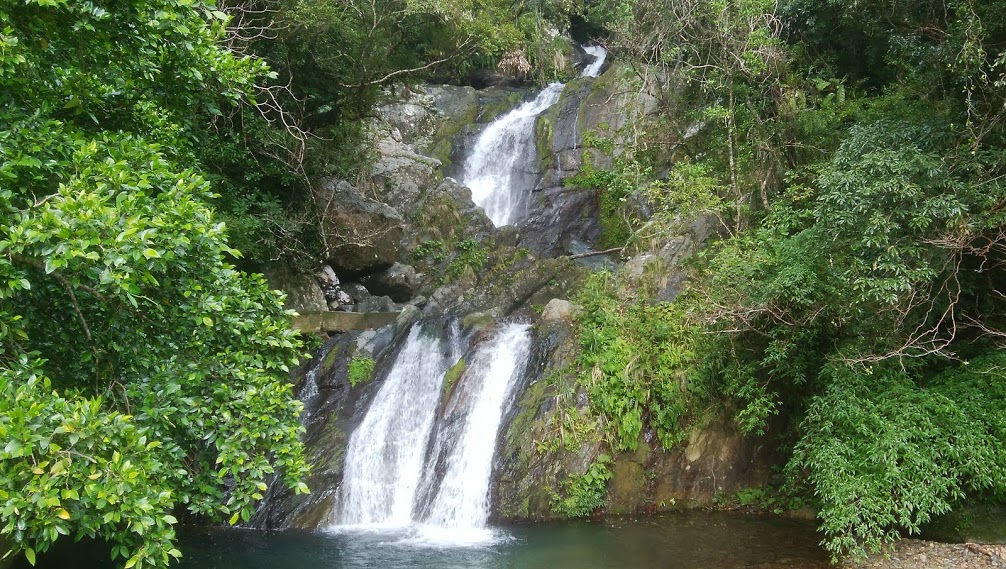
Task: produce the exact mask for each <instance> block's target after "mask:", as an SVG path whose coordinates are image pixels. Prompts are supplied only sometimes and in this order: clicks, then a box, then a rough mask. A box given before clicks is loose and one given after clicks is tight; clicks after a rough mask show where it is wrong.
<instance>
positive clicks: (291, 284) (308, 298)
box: [262, 264, 328, 313]
mask: <svg viewBox="0 0 1006 569" xmlns="http://www.w3.org/2000/svg"><path fill="white" fill-rule="evenodd" d="M262 273H263V275H264V276H265V278H266V281H267V282H268V283H269V286H270V287H271V288H273V289H276V290H281V291H283V292H285V293H286V300H284V301H283V307H284V308H287V309H289V310H296V311H297V312H301V313H308V312H324V311H325V310H328V306H327V304H326V302H325V295H324V294H323V293H322V290H321V287H320V286H318V282H317V281H316V280H315V279H314V277H312V276H311V275H305V274H301V273H296V272H294V271H292V270H290V268H289V267H287V266H286V265H281V264H276V265H271V266H268V267H266V268H265V269H264V270H263V271H262Z"/></svg>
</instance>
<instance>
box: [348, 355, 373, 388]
mask: <svg viewBox="0 0 1006 569" xmlns="http://www.w3.org/2000/svg"><path fill="white" fill-rule="evenodd" d="M348 377H349V385H350V386H351V387H356V386H357V385H363V384H364V383H367V382H369V381H370V380H371V379H373V378H374V358H372V357H370V356H366V355H363V354H359V353H358V354H355V355H353V358H352V359H351V360H349V376H348Z"/></svg>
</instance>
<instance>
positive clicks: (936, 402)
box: [789, 352, 1006, 556]
mask: <svg viewBox="0 0 1006 569" xmlns="http://www.w3.org/2000/svg"><path fill="white" fill-rule="evenodd" d="M1004 362H1006V360H1004V357H1003V354H1002V353H1001V352H995V353H992V354H989V355H988V356H985V357H983V358H980V359H978V360H974V361H972V362H970V363H969V364H968V365H962V366H960V367H958V368H955V369H952V370H949V371H947V372H945V373H943V374H941V375H939V376H937V377H935V378H933V380H932V381H931V382H930V383H929V384H928V385H926V386H919V385H917V384H916V383H915V382H913V381H912V380H911V378H910V377H909V376H908V374H906V373H904V372H903V371H900V370H897V369H884V368H883V367H880V368H878V369H872V370H866V371H867V372H871V373H863V372H858V373H857V372H856V370H852V369H849V368H840V367H836V368H832V369H829V370H828V372H829V373H831V374H832V377H831V379H832V383H831V385H830V386H829V388H828V390H827V391H826V392H825V393H824V394H823V395H821V396H819V397H816V398H815V399H814V400H813V401H812V403H811V405H810V408H809V410H808V412H807V416H806V419H805V420H804V421H805V425H804V427H805V429H806V435H805V436H804V438H803V440H802V441H801V443H800V445H799V446H798V447H797V452H796V455H795V457H794V459H793V461H792V462H791V464H790V465H789V468H790V469H791V470H805V471H806V472H807V477H808V480H809V481H810V483H812V484H813V485H814V487H815V488H816V489H817V492H818V493H819V495H820V496H821V497H822V504H821V505H822V507H821V511H820V514H819V515H820V517H821V519H822V530H823V531H824V533H825V535H826V536H828V539H827V540H826V542H825V545H826V547H827V548H828V549H829V550H830V551H831V552H832V553H833V554H834V555H836V556H837V555H839V554H842V553H845V552H848V551H852V552H861V551H862V548H869V549H872V550H877V549H879V548H880V547H881V546H883V545H886V544H889V543H891V542H892V541H893V540H894V539H896V538H897V537H898V536H899V531H898V530H897V529H895V528H903V529H904V530H905V531H907V532H909V533H915V534H917V533H919V531H920V528H921V526H922V525H923V524H925V523H926V522H928V521H929V520H931V519H932V518H933V516H936V515H939V514H944V513H946V512H948V511H950V509H951V508H952V507H953V505H954V504H955V503H956V502H958V501H960V500H963V499H964V498H965V497H966V495H967V493H969V492H982V491H992V492H994V493H996V494H1001V493H1002V492H1003V490H1004V489H1006V471H1004V467H1003V465H1004V464H1006V463H1004V462H1003V460H1004V458H1006V457H1004V456H1003V454H1004V452H1006V445H1004V442H1006V438H1004V437H1006V423H1004V420H1003V417H1002V412H1001V410H1002V406H1003V404H1004V403H1006V401H1004V396H1006V390H1004V386H1006V382H1004V381H1003V379H1004V378H1003V375H1002V366H1003V363H1004Z"/></svg>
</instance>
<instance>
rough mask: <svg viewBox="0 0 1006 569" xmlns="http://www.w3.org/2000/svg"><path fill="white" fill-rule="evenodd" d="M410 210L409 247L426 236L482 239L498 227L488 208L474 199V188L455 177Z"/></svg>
mask: <svg viewBox="0 0 1006 569" xmlns="http://www.w3.org/2000/svg"><path fill="white" fill-rule="evenodd" d="M410 212H411V213H410V215H409V221H410V222H411V225H410V227H409V228H408V229H407V231H406V241H407V242H408V243H409V246H408V247H409V248H414V247H415V246H417V245H419V244H420V243H421V242H423V241H426V240H438V241H452V240H457V241H460V240H464V239H471V240H474V241H480V242H481V241H483V240H485V239H486V238H487V237H489V236H490V235H492V234H493V233H494V232H495V231H496V230H495V228H494V227H493V224H492V222H491V221H489V218H488V217H486V214H485V211H484V210H483V209H482V208H480V207H479V206H477V205H475V202H473V201H472V192H471V190H470V189H468V188H466V187H465V186H462V185H461V184H459V183H458V182H457V181H456V180H454V179H453V178H445V179H444V180H443V181H442V182H440V183H439V184H438V185H437V186H436V187H435V188H433V189H431V190H429V191H428V192H426V193H425V194H424V195H423V196H422V198H421V199H420V200H419V201H418V202H416V203H415V205H414V206H413V207H412V209H411V210H410Z"/></svg>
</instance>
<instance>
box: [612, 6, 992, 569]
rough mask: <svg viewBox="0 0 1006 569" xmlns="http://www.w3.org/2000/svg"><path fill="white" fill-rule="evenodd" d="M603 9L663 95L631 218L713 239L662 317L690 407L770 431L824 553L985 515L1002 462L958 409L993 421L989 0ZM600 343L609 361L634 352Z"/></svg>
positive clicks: (978, 425)
mask: <svg viewBox="0 0 1006 569" xmlns="http://www.w3.org/2000/svg"><path fill="white" fill-rule="evenodd" d="M607 8H608V9H607V10H602V9H599V8H598V7H597V6H594V7H593V12H595V14H596V15H599V16H600V17H601V20H602V21H604V22H605V25H606V27H607V28H608V30H609V32H610V33H611V34H612V44H613V45H615V46H618V47H620V48H621V49H622V50H623V54H626V55H628V56H629V57H630V58H631V59H632V63H633V64H634V65H636V66H637V68H638V69H639V70H640V74H645V73H652V75H654V76H660V77H666V78H667V80H666V81H664V82H663V83H660V82H659V81H657V84H658V86H660V87H662V88H661V89H658V90H657V92H656V95H657V96H658V97H660V105H661V109H662V110H663V111H664V113H663V117H664V120H661V121H654V122H653V124H651V125H647V127H649V128H650V130H651V133H650V136H649V137H648V138H647V139H645V144H652V145H655V146H657V147H658V148H661V149H663V148H670V149H671V150H670V151H669V156H667V158H666V163H665V164H659V163H658V164H655V165H654V168H653V170H654V171H660V170H661V168H666V175H664V174H661V176H660V178H661V179H659V180H656V181H654V182H651V183H649V184H648V186H647V187H646V188H647V190H646V192H647V197H648V199H649V202H650V204H651V205H652V206H653V207H654V209H655V213H656V214H657V218H656V220H654V221H651V224H652V223H654V222H656V221H659V219H660V218H661V217H664V218H666V219H675V218H676V217H677V216H689V215H695V214H699V215H714V216H716V217H717V218H718V219H719V221H720V223H721V225H722V226H723V228H724V229H725V230H726V236H727V238H725V239H723V240H722V241H720V242H719V243H716V244H715V246H714V247H712V248H710V249H709V250H707V251H706V252H705V253H704V254H703V255H702V257H701V258H700V259H699V260H698V262H696V263H695V264H696V268H697V270H696V271H695V273H694V277H695V278H693V279H692V280H691V283H690V287H691V293H690V294H689V295H688V299H689V303H688V305H687V307H685V308H682V309H681V312H682V314H683V316H676V317H673V318H672V321H678V322H680V321H684V322H688V323H690V324H692V325H695V326H699V327H701V330H700V331H701V332H703V333H702V334H696V335H695V336H694V342H693V344H692V345H691V357H690V360H689V364H688V366H687V367H688V369H689V370H690V371H691V374H690V376H689V379H690V393H691V394H692V396H693V397H692V399H691V402H692V404H693V405H694V404H697V403H699V402H701V403H704V404H705V405H709V406H713V407H717V408H719V409H720V410H722V411H723V412H725V413H727V414H729V415H731V416H732V417H733V418H734V419H735V421H736V422H737V424H738V426H739V427H740V428H741V429H742V430H743V431H745V432H747V433H751V434H754V433H764V432H768V431H769V430H770V428H772V427H773V426H774V427H776V428H778V427H779V426H780V425H783V424H786V425H788V430H787V431H786V432H785V435H783V436H782V439H783V441H785V442H786V443H795V444H796V448H797V452H796V455H795V456H794V458H793V461H792V462H791V463H790V467H789V469H788V474H789V477H790V481H791V482H793V483H797V484H800V483H803V484H806V486H805V488H806V489H807V491H808V494H809V495H813V496H816V499H817V500H818V501H819V505H820V517H821V523H822V529H823V530H824V532H825V535H826V540H825V544H826V547H828V549H829V550H830V551H832V552H833V553H834V554H835V555H836V556H840V555H843V554H847V553H853V554H858V553H861V552H862V551H863V550H864V548H866V549H873V548H876V547H879V546H881V545H882V544H884V543H888V542H889V541H890V540H891V539H893V538H894V537H895V536H897V535H899V534H900V533H901V532H904V531H908V532H917V531H918V529H919V527H920V525H921V524H923V523H925V522H926V521H927V520H928V519H930V518H931V517H932V516H935V515H938V514H941V513H944V512H946V511H948V510H949V509H950V508H952V507H953V506H954V504H955V503H956V502H958V501H960V500H963V499H965V498H970V497H974V496H976V495H981V494H991V495H992V496H994V497H997V498H1001V496H1002V493H1001V486H1002V484H1003V479H1004V478H1003V473H1002V472H1000V471H999V469H998V468H997V467H995V466H989V465H988V463H994V464H999V463H1001V458H1000V457H998V453H1000V452H1001V450H1002V449H1003V448H1006V446H1004V445H1003V442H1002V441H1001V439H1000V435H999V426H998V421H997V420H995V419H994V418H993V417H992V416H991V415H989V414H988V411H987V410H986V409H985V408H984V407H982V406H981V405H978V404H977V403H976V395H977V393H978V389H979V388H978V385H979V382H978V381H977V378H978V377H983V378H984V384H985V386H986V387H985V389H987V390H988V391H989V393H988V400H989V401H990V403H989V405H990V406H995V405H996V403H995V401H998V397H999V396H998V384H999V383H1001V373H1000V372H998V371H996V369H997V367H996V364H994V363H993V362H995V361H998V358H999V356H998V353H999V350H1001V348H1002V338H1003V337H1006V335H1004V333H1003V331H1004V330H1006V326H1004V325H1006V322H1004V321H1003V318H1002V314H1003V308H1004V307H1003V303H1002V299H1003V295H1002V287H1001V285H1000V284H999V283H1001V282H1002V280H1001V279H1002V276H1003V275H1002V274H1001V273H1002V269H1001V266H1002V262H1003V259H1004V253H1006V235H1004V233H1003V230H1002V227H1003V221H1004V219H1003V209H1004V208H1003V204H1004V203H1006V194H1004V189H1006V188H1004V186H1003V184H1002V179H1003V177H1002V176H1003V167H1002V165H1003V163H1004V162H1003V161H1002V149H1003V147H1004V146H1003V142H1004V134H1006V132H1004V131H1003V128H1002V125H1003V124H1004V122H1003V118H1004V116H1006V113H1004V106H1003V101H1004V97H1003V92H1002V89H1001V87H1002V85H1003V83H1004V81H1003V79H1002V74H1003V69H1004V64H1006V55H1004V52H1003V49H1002V45H1001V43H1000V42H999V38H1001V37H1002V36H1003V33H1004V31H1006V19H1004V18H1003V13H1006V12H1004V11H1003V8H1004V6H1003V3H1002V2H986V3H982V4H981V5H978V4H976V3H970V2H958V1H954V0H951V1H946V2H944V1H934V2H904V1H902V0H890V1H884V2H879V3H875V4H871V5H869V6H866V5H864V4H863V3H861V2H853V1H844V0H836V1H833V2H807V1H803V0H790V1H787V2H782V3H778V4H776V3H771V2H763V1H761V0H751V1H747V0H745V1H740V2H700V1H693V0H644V1H640V2H634V3H631V4H628V3H621V4H614V5H612V6H608V7H607ZM668 117H669V118H668ZM631 150H635V151H636V152H641V151H645V150H647V149H646V148H642V149H631ZM646 227H648V229H649V228H650V224H648V225H647V226H646ZM682 318H683V320H682ZM608 325H609V326H612V327H613V328H617V327H618V326H619V324H618V323H612V324H608ZM612 335H613V336H617V337H618V338H622V337H623V336H624V335H615V334H612ZM606 345H609V346H616V348H612V349H608V350H606V351H605V352H604V353H605V360H604V361H612V362H618V363H619V364H620V365H622V366H625V365H627V364H628V363H630V362H634V360H631V359H630V358H626V357H624V356H620V355H619V353H620V352H624V353H631V354H636V353H638V351H637V350H636V349H628V348H617V346H618V344H617V343H616V342H614V341H609V342H607V343H606ZM620 357H621V359H619V358H620ZM968 361H970V362H971V363H970V364H967V363H964V362H968ZM612 367H613V368H614V367H615V366H614V364H613V365H612ZM970 370H982V371H980V372H978V373H974V374H973V373H972V371H970ZM605 391H606V392H608V393H610V394H614V395H617V394H620V393H622V391H623V390H622V387H621V386H620V385H618V384H612V385H611V386H608V387H606V388H605ZM620 397H621V398H622V399H625V398H624V396H620ZM990 408H991V407H990ZM616 415H617V413H616ZM630 423H631V421H630ZM979 446H983V449H982V450H979V449H978V447H979ZM969 449H970V450H969ZM959 452H961V453H962V454H958V453H959ZM968 452H973V453H974V455H975V456H976V457H980V458H978V459H976V460H975V461H974V462H972V461H970V460H969V459H968V458H967V454H966V453H968ZM986 461H988V463H986Z"/></svg>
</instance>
